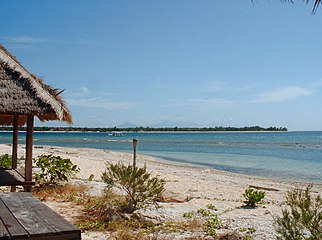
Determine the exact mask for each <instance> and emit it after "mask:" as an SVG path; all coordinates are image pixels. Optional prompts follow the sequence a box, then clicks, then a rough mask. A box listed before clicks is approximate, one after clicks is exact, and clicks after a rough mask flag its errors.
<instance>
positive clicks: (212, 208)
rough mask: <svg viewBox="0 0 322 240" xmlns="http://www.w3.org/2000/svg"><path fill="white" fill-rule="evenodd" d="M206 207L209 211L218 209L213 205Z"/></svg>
mask: <svg viewBox="0 0 322 240" xmlns="http://www.w3.org/2000/svg"><path fill="white" fill-rule="evenodd" d="M206 207H207V208H208V209H210V210H213V211H218V208H216V207H215V206H214V205H213V204H208V205H207V206H206Z"/></svg>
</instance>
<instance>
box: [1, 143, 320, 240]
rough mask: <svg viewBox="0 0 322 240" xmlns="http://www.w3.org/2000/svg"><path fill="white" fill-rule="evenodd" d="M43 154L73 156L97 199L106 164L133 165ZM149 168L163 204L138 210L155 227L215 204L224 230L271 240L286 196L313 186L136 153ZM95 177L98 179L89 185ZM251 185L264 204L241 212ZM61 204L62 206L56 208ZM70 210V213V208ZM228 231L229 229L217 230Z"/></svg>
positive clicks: (127, 158)
mask: <svg viewBox="0 0 322 240" xmlns="http://www.w3.org/2000/svg"><path fill="white" fill-rule="evenodd" d="M5 153H9V154H10V153H11V146H9V145H4V144H0V154H5ZM18 153H19V156H23V154H24V149H23V146H19V150H18ZM42 154H54V155H59V156H61V157H62V158H69V159H71V161H72V162H73V163H74V164H76V165H77V166H78V167H79V168H80V172H79V173H77V175H76V177H77V178H76V179H75V180H72V182H75V183H79V182H80V183H82V184H86V185H88V186H89V187H90V192H91V194H93V195H100V194H101V193H102V190H103V189H104V188H105V183H104V182H102V181H101V174H102V172H103V171H104V170H105V166H106V163H107V162H112V163H116V162H120V161H121V162H123V163H125V164H131V163H132V154H131V153H123V152H114V151H108V150H102V149H94V148H70V147H55V146H36V147H34V157H36V156H39V155H42ZM144 164H146V166H147V169H148V171H149V172H150V173H151V174H152V175H158V176H159V177H161V178H163V179H165V181H166V184H165V192H164V193H163V198H164V199H165V201H163V202H160V203H158V204H157V205H152V206H148V207H147V208H144V209H141V210H139V211H138V214H140V215H141V216H143V217H145V218H147V219H149V220H151V221H154V222H155V223H156V224H160V223H165V222H185V221H187V219H186V218H184V217H183V215H184V213H187V212H197V211H198V209H202V208H203V209H205V208H206V206H207V205H209V204H212V205H214V206H215V207H216V208H217V209H218V210H216V214H217V215H218V218H219V219H220V221H221V222H222V224H223V225H224V226H227V229H229V230H232V231H240V230H241V229H248V228H250V227H252V228H254V229H256V232H255V233H254V234H253V239H255V240H261V239H267V240H273V239H276V233H275V231H274V220H273V216H274V215H281V211H282V209H283V208H285V207H286V206H285V203H284V201H285V194H286V193H287V191H289V190H292V189H294V188H303V187H305V186H306V185H307V184H309V182H307V183H303V182H295V181H285V180H276V179H263V178H259V177H255V176H250V175H244V174H237V173H230V172H226V171H222V170H216V169H209V168H206V167H201V166H196V165H194V164H182V163H173V162H170V161H162V162H161V161H159V160H158V159H156V158H154V157H151V156H146V155H141V154H138V155H137V165H138V166H140V167H141V166H143V165H144ZM91 174H94V180H95V181H87V179H88V178H89V176H90V175H91ZM250 186H253V187H255V188H258V189H260V190H264V191H265V194H266V195H265V198H264V203H263V204H260V205H259V206H258V207H257V208H254V209H248V208H243V205H244V204H243V201H244V197H243V193H244V190H245V189H246V188H248V187H250ZM312 190H313V193H314V194H319V195H322V184H314V185H313V189H312ZM46 204H48V205H49V206H50V207H52V208H53V209H54V210H55V211H57V212H59V213H61V214H62V215H63V216H65V217H66V218H67V220H69V221H71V222H73V219H69V218H68V211H67V209H66V208H64V209H60V208H59V206H57V203H55V202H54V203H53V202H46ZM58 205H59V204H58ZM71 211H72V210H71ZM220 231H225V228H223V229H221V230H218V232H220ZM108 234H109V233H108V232H85V233H83V234H82V239H84V240H89V239H94V238H95V239H102V240H103V239H106V236H108ZM173 234H179V237H178V235H173V236H170V237H169V239H174V238H175V239H186V238H184V237H182V236H181V235H180V234H182V233H173Z"/></svg>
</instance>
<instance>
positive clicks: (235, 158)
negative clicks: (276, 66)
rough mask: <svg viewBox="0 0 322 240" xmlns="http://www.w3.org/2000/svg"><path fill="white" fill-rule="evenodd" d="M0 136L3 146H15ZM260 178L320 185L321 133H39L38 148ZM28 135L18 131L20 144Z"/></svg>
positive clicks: (7, 135) (8, 135) (6, 135)
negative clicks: (97, 152)
mask: <svg viewBox="0 0 322 240" xmlns="http://www.w3.org/2000/svg"><path fill="white" fill-rule="evenodd" d="M11 138H12V134H11V133H10V132H0V143H1V144H9V143H11ZM134 138H136V139H138V140H139V145H138V153H139V154H146V155H151V156H154V157H157V158H159V159H160V160H161V161H162V160H167V161H174V162H179V163H190V164H196V165H201V166H204V167H206V168H209V169H210V168H215V169H219V170H225V171H229V172H234V173H242V174H248V175H254V176H260V177H267V178H275V179H288V180H295V181H310V182H319V183H322V132H318V131H316V132H193V133H190V132H189V133H188V132H183V133H124V134H123V136H110V135H109V134H108V133H101V132H35V133H34V144H35V145H50V146H63V147H80V148H99V149H106V150H111V151H120V152H132V151H133V144H132V140H133V139H134ZM24 143H25V133H19V144H24Z"/></svg>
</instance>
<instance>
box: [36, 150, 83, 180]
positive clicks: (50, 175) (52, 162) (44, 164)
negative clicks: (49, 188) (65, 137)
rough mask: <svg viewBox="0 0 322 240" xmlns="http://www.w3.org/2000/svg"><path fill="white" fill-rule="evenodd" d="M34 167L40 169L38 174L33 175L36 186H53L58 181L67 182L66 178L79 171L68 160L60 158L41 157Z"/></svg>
mask: <svg viewBox="0 0 322 240" xmlns="http://www.w3.org/2000/svg"><path fill="white" fill-rule="evenodd" d="M35 163H36V167H38V168H40V173H36V174H35V180H36V182H37V183H38V184H54V183H57V182H59V181H68V178H69V177H71V176H72V175H73V174H75V173H76V172H78V171H79V169H78V168H77V165H74V164H73V163H72V161H71V160H70V159H68V158H62V157H60V156H54V155H52V154H50V155H41V156H39V157H38V158H37V159H36V160H35Z"/></svg>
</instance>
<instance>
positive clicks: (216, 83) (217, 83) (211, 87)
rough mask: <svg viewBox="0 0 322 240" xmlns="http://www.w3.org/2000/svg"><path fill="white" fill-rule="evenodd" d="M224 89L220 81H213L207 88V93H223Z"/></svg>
mask: <svg viewBox="0 0 322 240" xmlns="http://www.w3.org/2000/svg"><path fill="white" fill-rule="evenodd" d="M223 89H224V84H223V83H222V82H220V81H213V82H211V83H210V84H209V86H208V87H207V91H209V92H217V91H221V90H223Z"/></svg>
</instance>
